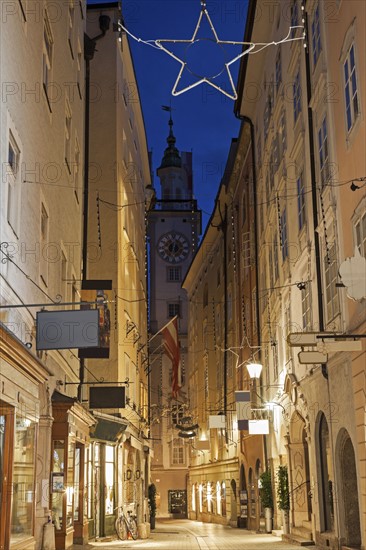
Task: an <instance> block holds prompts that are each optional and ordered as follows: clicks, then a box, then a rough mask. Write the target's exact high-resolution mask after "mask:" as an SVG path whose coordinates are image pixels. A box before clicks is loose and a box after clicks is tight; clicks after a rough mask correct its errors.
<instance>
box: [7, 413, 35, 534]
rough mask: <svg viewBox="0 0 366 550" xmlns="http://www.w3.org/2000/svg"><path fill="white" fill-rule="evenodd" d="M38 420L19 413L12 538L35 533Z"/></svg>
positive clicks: (15, 452)
mask: <svg viewBox="0 0 366 550" xmlns="http://www.w3.org/2000/svg"><path fill="white" fill-rule="evenodd" d="M35 442H36V424H35V423H34V422H32V421H31V420H29V419H28V418H24V416H20V415H18V414H17V415H16V421H15V434H14V460H13V465H14V470H13V484H12V508H11V534H10V539H11V542H18V541H19V540H21V539H22V538H25V537H28V536H31V535H32V534H33V511H34V500H35V499H34V483H35V462H34V460H35V459H34V456H35Z"/></svg>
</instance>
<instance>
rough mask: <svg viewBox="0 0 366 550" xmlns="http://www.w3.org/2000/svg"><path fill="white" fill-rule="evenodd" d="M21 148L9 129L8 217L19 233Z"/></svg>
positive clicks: (10, 223)
mask: <svg viewBox="0 0 366 550" xmlns="http://www.w3.org/2000/svg"><path fill="white" fill-rule="evenodd" d="M19 161H20V150H19V147H18V145H17V143H16V141H15V138H14V136H13V134H12V133H11V132H10V131H9V143H8V169H7V181H8V204H7V219H8V223H9V225H10V226H11V228H12V229H13V231H14V233H15V234H16V235H18V226H19V207H20V205H19V203H20V181H19Z"/></svg>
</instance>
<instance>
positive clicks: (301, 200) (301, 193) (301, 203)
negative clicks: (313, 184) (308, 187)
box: [297, 174, 306, 231]
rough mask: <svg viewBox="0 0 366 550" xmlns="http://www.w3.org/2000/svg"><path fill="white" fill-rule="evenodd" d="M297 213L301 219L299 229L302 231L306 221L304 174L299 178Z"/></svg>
mask: <svg viewBox="0 0 366 550" xmlns="http://www.w3.org/2000/svg"><path fill="white" fill-rule="evenodd" d="M297 215H298V220H299V231H301V229H302V228H303V227H304V225H305V222H306V212H305V184H304V177H303V174H301V176H300V177H299V178H297Z"/></svg>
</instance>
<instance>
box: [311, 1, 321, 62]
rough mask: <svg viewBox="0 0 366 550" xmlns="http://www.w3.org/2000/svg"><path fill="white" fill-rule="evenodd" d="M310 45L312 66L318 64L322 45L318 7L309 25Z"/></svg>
mask: <svg viewBox="0 0 366 550" xmlns="http://www.w3.org/2000/svg"><path fill="white" fill-rule="evenodd" d="M311 45H312V50H313V65H314V67H315V65H316V64H317V62H318V59H319V56H320V52H321V51H322V43H321V38H320V18H319V5H318V6H317V7H316V10H315V12H314V18H313V22H312V24H311Z"/></svg>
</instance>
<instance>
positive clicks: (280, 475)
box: [277, 466, 290, 534]
mask: <svg viewBox="0 0 366 550" xmlns="http://www.w3.org/2000/svg"><path fill="white" fill-rule="evenodd" d="M277 481H278V485H277V504H278V508H279V509H280V510H281V511H282V524H283V525H282V526H283V532H284V534H287V533H288V532H289V510H290V489H289V485H288V470H287V466H279V467H278V469H277Z"/></svg>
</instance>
